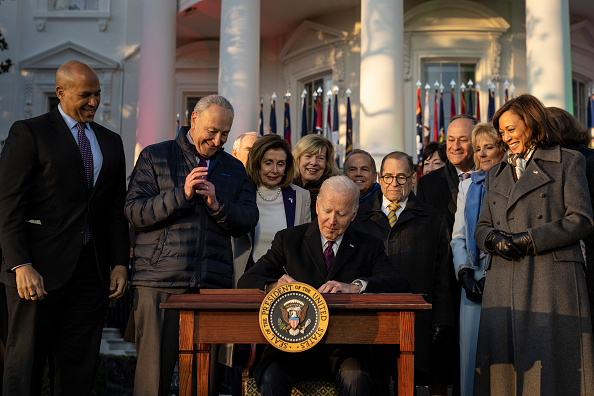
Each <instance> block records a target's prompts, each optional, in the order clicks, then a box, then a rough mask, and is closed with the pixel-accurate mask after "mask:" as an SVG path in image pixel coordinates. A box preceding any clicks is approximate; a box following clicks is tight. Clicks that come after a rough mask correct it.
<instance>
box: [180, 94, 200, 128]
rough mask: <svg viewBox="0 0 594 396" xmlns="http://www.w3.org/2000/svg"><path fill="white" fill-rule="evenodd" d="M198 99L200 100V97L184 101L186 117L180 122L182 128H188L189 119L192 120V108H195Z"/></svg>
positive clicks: (189, 97)
mask: <svg viewBox="0 0 594 396" xmlns="http://www.w3.org/2000/svg"><path fill="white" fill-rule="evenodd" d="M200 99H202V96H188V98H187V99H186V117H185V119H184V120H182V121H181V122H182V126H185V125H187V126H190V119H191V118H192V113H193V112H194V107H196V104H197V103H198V101H199V100H200ZM184 121H185V123H184Z"/></svg>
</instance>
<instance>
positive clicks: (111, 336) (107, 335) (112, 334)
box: [101, 327, 122, 340]
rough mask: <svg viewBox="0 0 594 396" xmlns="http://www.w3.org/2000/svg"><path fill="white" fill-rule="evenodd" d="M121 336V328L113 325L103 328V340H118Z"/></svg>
mask: <svg viewBox="0 0 594 396" xmlns="http://www.w3.org/2000/svg"><path fill="white" fill-rule="evenodd" d="M121 338H122V335H121V334H120V330H118V329H116V328H113V327H104V328H103V334H102V335H101V339H102V340H117V339H121Z"/></svg>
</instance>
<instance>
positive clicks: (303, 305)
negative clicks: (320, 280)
mask: <svg viewBox="0 0 594 396" xmlns="http://www.w3.org/2000/svg"><path fill="white" fill-rule="evenodd" d="M328 320H329V315H328V305H327V304H326V301H325V300H324V297H322V295H321V294H320V293H319V292H318V291H317V290H316V289H315V288H313V287H311V286H309V285H306V284H305V283H299V282H295V283H287V284H285V285H282V286H278V287H277V288H275V289H274V290H272V291H271V292H270V293H268V294H267V295H266V297H265V298H264V301H262V305H261V306H260V329H261V330H262V334H264V337H265V338H266V339H267V340H268V342H269V343H270V344H271V345H273V346H275V347H276V348H278V349H280V350H281V351H285V352H301V351H305V350H307V349H309V348H311V347H313V346H314V345H316V344H317V343H318V342H320V340H321V339H322V338H323V337H324V334H326V330H327V329H328Z"/></svg>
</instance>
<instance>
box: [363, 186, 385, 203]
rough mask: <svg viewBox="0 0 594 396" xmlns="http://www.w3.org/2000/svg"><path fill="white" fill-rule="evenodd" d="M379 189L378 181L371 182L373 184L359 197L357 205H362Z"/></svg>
mask: <svg viewBox="0 0 594 396" xmlns="http://www.w3.org/2000/svg"><path fill="white" fill-rule="evenodd" d="M379 189H380V185H379V184H378V183H373V186H372V187H371V189H370V190H369V191H368V192H367V194H365V195H363V196H362V197H359V205H363V204H364V203H365V202H367V201H369V199H370V198H371V196H372V195H373V193H374V192H376V191H377V190H379Z"/></svg>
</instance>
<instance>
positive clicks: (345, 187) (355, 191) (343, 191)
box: [319, 176, 359, 212]
mask: <svg viewBox="0 0 594 396" xmlns="http://www.w3.org/2000/svg"><path fill="white" fill-rule="evenodd" d="M325 190H330V191H332V192H334V193H337V194H340V195H347V194H350V195H351V197H352V201H353V212H355V211H356V210H357V208H358V207H359V187H357V185H356V184H355V182H354V181H352V180H351V179H349V178H348V177H346V176H332V177H330V178H328V179H326V181H325V182H324V183H322V187H320V193H319V195H320V196H321V195H322V193H323V192H324V191H325ZM347 196H348V195H347Z"/></svg>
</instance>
